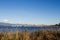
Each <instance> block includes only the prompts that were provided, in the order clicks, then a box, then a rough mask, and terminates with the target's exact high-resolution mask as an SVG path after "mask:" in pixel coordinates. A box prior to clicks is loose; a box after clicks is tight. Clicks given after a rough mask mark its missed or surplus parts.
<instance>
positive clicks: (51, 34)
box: [0, 30, 60, 40]
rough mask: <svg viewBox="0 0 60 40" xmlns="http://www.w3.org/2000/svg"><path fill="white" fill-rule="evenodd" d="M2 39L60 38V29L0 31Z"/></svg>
mask: <svg viewBox="0 0 60 40" xmlns="http://www.w3.org/2000/svg"><path fill="white" fill-rule="evenodd" d="M0 40H60V31H51V30H38V31H34V32H29V31H27V30H25V31H23V32H18V31H16V32H4V33H0Z"/></svg>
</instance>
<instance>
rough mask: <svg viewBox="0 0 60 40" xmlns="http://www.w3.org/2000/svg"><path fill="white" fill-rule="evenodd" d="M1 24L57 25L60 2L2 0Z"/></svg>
mask: <svg viewBox="0 0 60 40" xmlns="http://www.w3.org/2000/svg"><path fill="white" fill-rule="evenodd" d="M0 22H8V23H19V24H46V25H50V24H56V23H59V22H60V0H0Z"/></svg>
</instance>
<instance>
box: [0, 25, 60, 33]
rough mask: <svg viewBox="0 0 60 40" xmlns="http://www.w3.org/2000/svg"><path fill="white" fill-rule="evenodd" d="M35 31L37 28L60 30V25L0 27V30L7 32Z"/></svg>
mask: <svg viewBox="0 0 60 40" xmlns="http://www.w3.org/2000/svg"><path fill="white" fill-rule="evenodd" d="M7 30H8V31H16V30H18V31H24V30H28V31H35V30H60V27H34V26H33V27H17V28H16V27H8V28H7V27H0V31H2V32H5V31H7Z"/></svg>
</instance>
